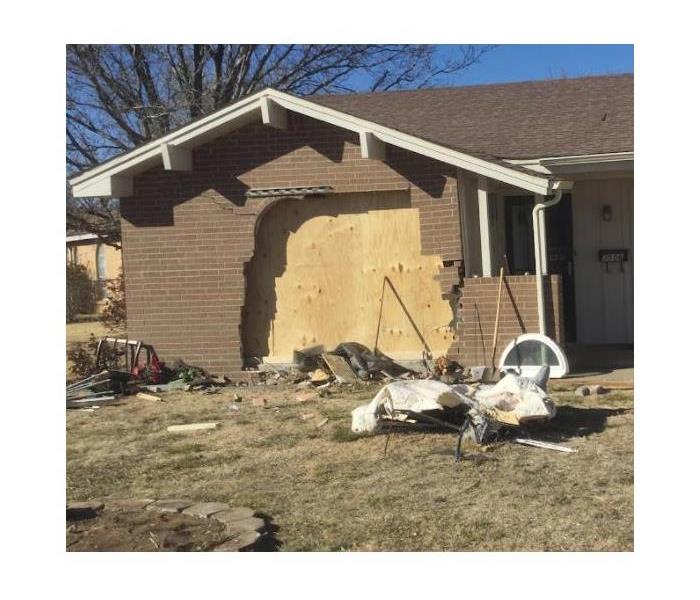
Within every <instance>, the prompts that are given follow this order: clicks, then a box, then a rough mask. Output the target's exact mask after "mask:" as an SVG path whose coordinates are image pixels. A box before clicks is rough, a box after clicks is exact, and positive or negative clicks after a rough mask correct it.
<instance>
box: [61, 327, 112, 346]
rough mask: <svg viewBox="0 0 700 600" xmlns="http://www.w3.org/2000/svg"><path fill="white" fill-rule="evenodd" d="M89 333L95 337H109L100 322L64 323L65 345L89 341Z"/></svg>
mask: <svg viewBox="0 0 700 600" xmlns="http://www.w3.org/2000/svg"><path fill="white" fill-rule="evenodd" d="M91 333H94V334H95V337H102V336H103V335H109V333H108V331H107V328H106V327H105V326H104V325H103V324H102V321H83V322H80V323H66V344H74V343H81V342H87V341H89V340H90V334H91Z"/></svg>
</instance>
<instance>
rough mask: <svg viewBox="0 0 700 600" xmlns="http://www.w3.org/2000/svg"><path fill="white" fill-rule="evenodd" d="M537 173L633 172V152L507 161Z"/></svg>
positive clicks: (554, 174) (564, 174) (562, 174)
mask: <svg viewBox="0 0 700 600" xmlns="http://www.w3.org/2000/svg"><path fill="white" fill-rule="evenodd" d="M507 162H509V163H511V164H513V165H518V166H520V167H525V168H526V169H530V170H532V171H536V172H538V173H544V174H546V175H553V176H566V175H574V174H577V173H599V172H604V171H632V170H634V152H609V153H605V154H580V155H576V156H550V157H543V158H527V159H518V160H514V159H513V160H508V161H507Z"/></svg>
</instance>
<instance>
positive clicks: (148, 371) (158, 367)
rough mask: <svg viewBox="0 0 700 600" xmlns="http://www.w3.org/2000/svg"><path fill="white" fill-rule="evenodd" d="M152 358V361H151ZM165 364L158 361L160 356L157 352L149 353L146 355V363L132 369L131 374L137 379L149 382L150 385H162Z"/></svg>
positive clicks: (151, 351)
mask: <svg viewBox="0 0 700 600" xmlns="http://www.w3.org/2000/svg"><path fill="white" fill-rule="evenodd" d="M149 356H150V361H149ZM163 366H164V365H163V363H161V362H160V361H159V360H158V355H157V354H156V351H155V350H150V351H148V349H147V354H146V363H145V364H143V365H138V364H137V365H136V366H134V367H133V368H132V369H131V374H132V375H133V376H134V377H136V378H137V379H142V380H144V381H148V382H149V383H162V381H163Z"/></svg>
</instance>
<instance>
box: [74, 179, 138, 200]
mask: <svg viewBox="0 0 700 600" xmlns="http://www.w3.org/2000/svg"><path fill="white" fill-rule="evenodd" d="M133 193H134V180H133V177H130V176H129V175H105V176H103V177H100V178H98V179H96V180H87V181H84V182H83V183H79V184H76V185H74V186H73V196H74V197H76V198H89V197H92V196H95V197H97V198H109V197H113V198H126V197H128V196H131V195H132V194H133Z"/></svg>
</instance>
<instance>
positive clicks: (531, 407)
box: [455, 367, 556, 425]
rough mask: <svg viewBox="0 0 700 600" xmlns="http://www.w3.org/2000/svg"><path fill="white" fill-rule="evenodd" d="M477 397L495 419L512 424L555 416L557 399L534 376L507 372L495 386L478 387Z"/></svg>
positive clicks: (475, 394) (480, 404)
mask: <svg viewBox="0 0 700 600" xmlns="http://www.w3.org/2000/svg"><path fill="white" fill-rule="evenodd" d="M545 368H546V367H545ZM455 387H456V386H455ZM474 398H475V399H476V401H477V402H478V403H479V406H480V407H481V408H482V409H484V410H486V411H491V412H492V414H493V415H494V416H495V418H496V420H498V421H501V422H505V423H509V424H512V425H520V424H522V423H525V422H527V421H531V420H542V419H552V418H554V416H555V415H556V407H555V406H554V402H553V401H552V399H551V398H550V397H549V396H548V395H547V392H545V390H544V389H542V388H541V387H540V386H539V385H537V383H536V382H535V380H534V379H531V378H529V377H520V376H518V375H514V374H513V373H507V374H506V375H505V376H504V377H503V379H501V380H500V381H499V382H498V383H497V384H496V385H494V386H493V387H489V388H482V389H479V390H477V391H476V392H475V393H474Z"/></svg>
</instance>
